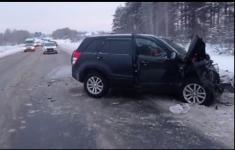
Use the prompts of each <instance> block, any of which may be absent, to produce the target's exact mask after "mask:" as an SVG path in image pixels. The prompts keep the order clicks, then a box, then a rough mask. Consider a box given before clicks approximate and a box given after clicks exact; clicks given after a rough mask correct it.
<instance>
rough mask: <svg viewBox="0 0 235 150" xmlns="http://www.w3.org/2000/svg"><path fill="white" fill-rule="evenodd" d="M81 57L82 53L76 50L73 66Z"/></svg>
mask: <svg viewBox="0 0 235 150" xmlns="http://www.w3.org/2000/svg"><path fill="white" fill-rule="evenodd" d="M80 56H81V53H80V52H79V51H77V50H75V51H74V52H73V60H72V64H73V65H74V64H75V63H76V62H77V61H78V59H79V58H80Z"/></svg>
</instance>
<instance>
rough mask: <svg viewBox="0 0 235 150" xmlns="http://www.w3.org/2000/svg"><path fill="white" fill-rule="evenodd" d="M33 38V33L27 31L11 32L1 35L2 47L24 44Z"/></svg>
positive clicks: (7, 30) (0, 43) (7, 31)
mask: <svg viewBox="0 0 235 150" xmlns="http://www.w3.org/2000/svg"><path fill="white" fill-rule="evenodd" d="M30 36H32V33H30V32H28V31H26V30H10V29H6V30H5V32H3V33H0V45H10V44H12V45H15V44H20V43H23V42H24V40H25V39H26V38H27V37H30Z"/></svg>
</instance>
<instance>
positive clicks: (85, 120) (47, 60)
mask: <svg viewBox="0 0 235 150" xmlns="http://www.w3.org/2000/svg"><path fill="white" fill-rule="evenodd" d="M60 47H61V46H60ZM63 51H66V50H65V49H63V50H60V51H59V54H58V55H42V52H41V51H36V52H32V53H23V52H22V53H18V54H15V55H14V57H11V56H8V57H5V58H4V61H3V62H0V71H1V72H2V74H1V76H0V78H1V80H0V84H1V94H0V101H1V105H0V108H1V109H0V139H1V140H0V145H1V148H35V147H36V146H37V148H233V147H234V144H233V143H232V139H234V135H233V133H234V129H233V128H232V127H233V126H234V125H233V122H234V121H233V120H234V114H232V112H234V109H232V108H234V103H233V105H232V106H224V107H222V106H223V105H222V104H221V105H220V104H219V105H218V110H221V111H218V113H215V111H217V110H215V109H214V108H215V105H214V106H211V107H209V108H208V107H203V106H202V107H201V106H190V110H189V111H188V112H186V113H185V114H174V113H172V112H171V111H170V110H169V107H170V106H174V105H175V104H183V103H182V102H180V101H178V100H175V99H174V98H173V97H170V96H167V95H154V94H140V93H135V92H128V91H115V90H112V91H110V93H109V94H108V95H107V96H105V97H104V98H101V99H94V98H90V97H89V96H87V95H86V93H85V91H84V90H83V85H82V84H81V83H79V82H77V81H75V80H74V79H72V77H71V66H70V56H71V55H67V54H66V53H64V52H63ZM9 68H11V69H9ZM233 97H234V95H228V94H226V93H224V98H222V100H228V101H230V102H231V101H232V100H233ZM228 110H230V112H229V111H228ZM223 115H224V118H222V116H223ZM219 116H220V117H221V118H220V117H219ZM195 118H199V119H195ZM228 118H230V121H232V122H229V121H227V120H226V121H225V119H228ZM216 119H218V120H219V121H218V120H216ZM205 122H206V123H207V124H206V125H204V123H205ZM219 122H220V123H219ZM222 122H223V123H222ZM221 124H222V126H221ZM219 130H221V131H220V132H224V133H223V136H224V137H221V136H218V137H217V136H216V134H220V132H219ZM205 133H209V135H208V134H205ZM225 141H227V142H225Z"/></svg>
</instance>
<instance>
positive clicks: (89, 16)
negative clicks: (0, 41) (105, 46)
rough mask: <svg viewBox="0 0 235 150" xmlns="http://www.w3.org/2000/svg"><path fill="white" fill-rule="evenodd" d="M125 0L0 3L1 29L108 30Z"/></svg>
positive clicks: (1, 30)
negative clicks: (110, 0)
mask: <svg viewBox="0 0 235 150" xmlns="http://www.w3.org/2000/svg"><path fill="white" fill-rule="evenodd" d="M120 5H124V2H14V3H13V2H0V32H4V31H5V30H6V29H7V28H9V29H24V30H28V31H30V32H36V31H41V32H43V33H51V32H52V31H54V30H56V29H58V28H63V27H69V28H71V29H76V30H78V31H97V30H104V31H111V29H112V19H113V14H114V12H115V9H116V8H117V7H118V6H120Z"/></svg>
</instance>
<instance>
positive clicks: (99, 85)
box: [84, 72, 109, 98]
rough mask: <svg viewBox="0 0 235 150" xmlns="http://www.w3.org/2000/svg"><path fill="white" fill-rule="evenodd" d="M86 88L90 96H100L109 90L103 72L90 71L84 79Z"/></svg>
mask: <svg viewBox="0 0 235 150" xmlns="http://www.w3.org/2000/svg"><path fill="white" fill-rule="evenodd" d="M94 81H97V82H94ZM92 83H93V84H92ZM94 86H95V87H94ZM84 89H85V91H86V92H87V94H88V95H89V96H91V97H94V98H100V97H102V96H104V95H105V94H106V93H107V92H108V89H109V88H108V82H107V79H106V78H105V77H104V76H103V75H102V74H99V73H95V72H94V73H89V74H88V75H87V76H86V77H85V80H84ZM98 89H99V90H98Z"/></svg>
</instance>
